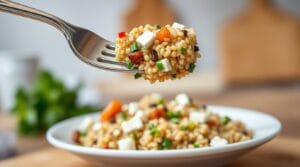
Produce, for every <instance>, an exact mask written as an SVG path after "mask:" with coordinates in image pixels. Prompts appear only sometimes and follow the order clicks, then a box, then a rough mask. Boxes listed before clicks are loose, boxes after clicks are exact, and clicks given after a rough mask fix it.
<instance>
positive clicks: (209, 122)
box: [207, 120, 218, 127]
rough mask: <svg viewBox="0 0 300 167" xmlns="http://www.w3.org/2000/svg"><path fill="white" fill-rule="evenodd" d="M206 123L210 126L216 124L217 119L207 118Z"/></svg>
mask: <svg viewBox="0 0 300 167" xmlns="http://www.w3.org/2000/svg"><path fill="white" fill-rule="evenodd" d="M207 124H208V125H209V126H210V127H215V126H217V125H218V123H217V121H215V120H209V121H207Z"/></svg>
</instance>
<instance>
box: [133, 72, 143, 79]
mask: <svg viewBox="0 0 300 167" xmlns="http://www.w3.org/2000/svg"><path fill="white" fill-rule="evenodd" d="M141 77H142V74H140V73H136V74H134V79H139V78H141Z"/></svg>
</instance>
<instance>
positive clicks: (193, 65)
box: [188, 63, 196, 73]
mask: <svg viewBox="0 0 300 167" xmlns="http://www.w3.org/2000/svg"><path fill="white" fill-rule="evenodd" d="M195 67H196V65H195V63H192V64H190V66H189V69H188V70H189V72H190V73H192V72H193V71H194V69H195Z"/></svg>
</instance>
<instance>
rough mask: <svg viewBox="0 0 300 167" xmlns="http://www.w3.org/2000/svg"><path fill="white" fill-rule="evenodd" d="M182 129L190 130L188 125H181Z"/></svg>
mask: <svg viewBox="0 0 300 167" xmlns="http://www.w3.org/2000/svg"><path fill="white" fill-rule="evenodd" d="M180 130H183V131H186V130H188V126H187V125H181V126H180Z"/></svg>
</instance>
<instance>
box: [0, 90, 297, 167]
mask: <svg viewBox="0 0 300 167" xmlns="http://www.w3.org/2000/svg"><path fill="white" fill-rule="evenodd" d="M196 97H197V98H196V99H197V100H196V101H197V102H201V103H206V104H219V105H231V106H238V107H246V108H252V109H257V110H260V111H264V112H266V113H270V114H272V115H274V116H276V117H277V118H279V120H280V121H281V122H282V124H283V130H282V133H281V134H280V137H277V138H276V139H274V140H273V141H271V142H269V143H267V144H265V145H263V146H261V147H260V148H258V149H256V150H255V151H253V152H251V153H249V154H247V155H245V156H243V157H242V158H240V159H237V160H236V161H234V162H232V163H231V164H229V166H230V167H231V166H240V167H254V166H255V167H256V166H272V167H281V166H289V167H296V166H297V167H298V166H300V149H299V148H300V140H299V139H300V130H299V127H300V86H299V85H296V86H288V87H286V86H283V87H282V86H279V87H265V88H251V89H242V88H241V89H235V90H228V91H225V92H222V93H220V94H217V95H213V96H205V97H201V96H196ZM127 101H128V99H127ZM0 120H1V119H0ZM1 123H2V124H3V121H2V122H1V121H0V126H2V125H1ZM1 128H2V127H1ZM36 143H38V145H37V144H36ZM24 147H25V148H26V149H24ZM22 148H23V149H22ZM17 150H18V152H21V154H20V155H19V156H17V157H14V158H11V159H7V160H2V161H0V167H14V166H16V167H19V166H22V167H27V166H28V167H29V166H30V167H40V166H57V167H60V166H65V167H69V166H70V167H77V166H78V167H79V166H82V167H90V166H91V165H89V164H88V163H87V162H85V161H84V160H81V159H80V158H78V157H76V156H74V155H72V154H70V153H67V152H64V151H62V150H59V149H56V148H53V147H51V146H49V145H48V144H47V143H46V142H45V140H44V139H43V138H42V139H40V138H39V139H24V138H19V140H18V143H17ZM62 157H63V160H62Z"/></svg>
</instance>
